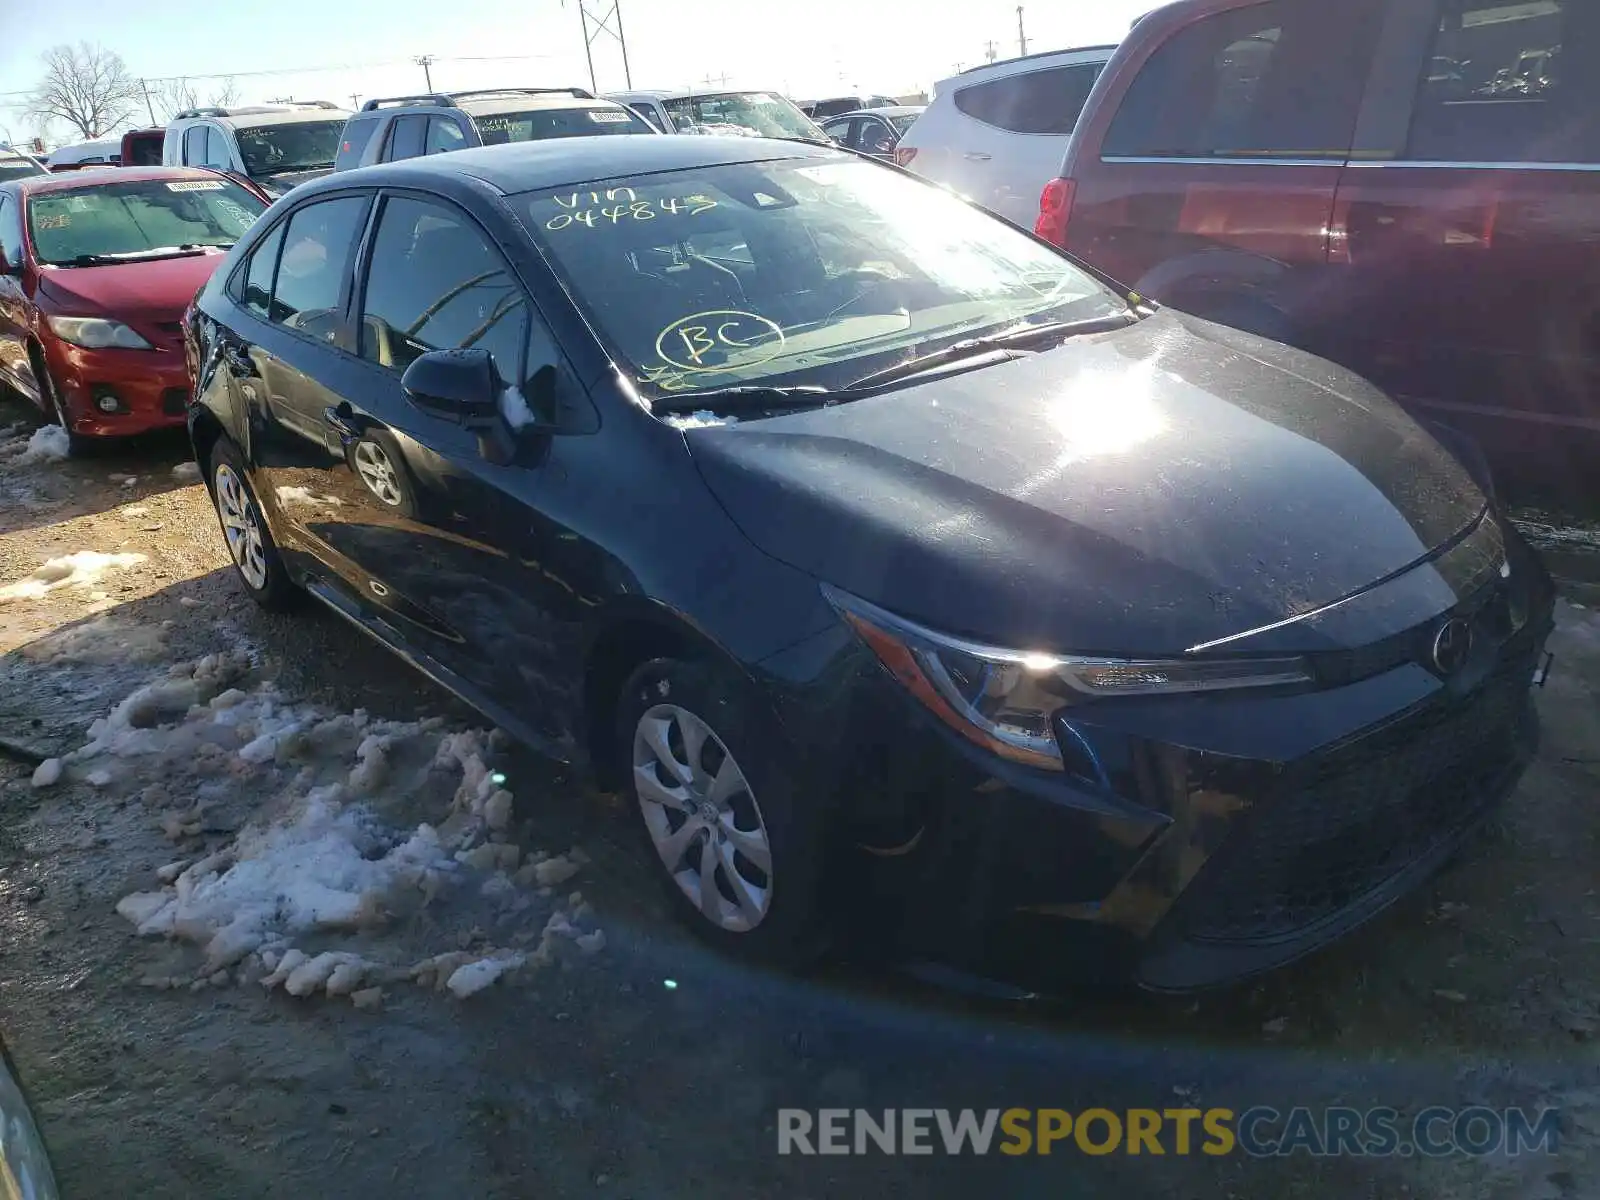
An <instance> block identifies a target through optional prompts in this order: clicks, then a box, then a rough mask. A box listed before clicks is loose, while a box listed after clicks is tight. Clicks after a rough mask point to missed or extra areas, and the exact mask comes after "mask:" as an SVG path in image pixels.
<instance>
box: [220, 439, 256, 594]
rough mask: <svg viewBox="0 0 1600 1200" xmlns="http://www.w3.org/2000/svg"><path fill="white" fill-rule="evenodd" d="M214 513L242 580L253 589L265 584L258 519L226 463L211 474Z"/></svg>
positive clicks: (240, 485) (240, 483) (239, 483)
mask: <svg viewBox="0 0 1600 1200" xmlns="http://www.w3.org/2000/svg"><path fill="white" fill-rule="evenodd" d="M215 482H216V489H215V491H216V497H217V516H218V517H219V518H221V520H222V533H223V536H224V537H226V538H227V539H228V553H229V554H231V555H232V556H233V561H234V565H235V566H237V567H238V568H239V574H241V575H243V576H244V581H245V582H246V583H248V584H249V585H250V586H251V587H253V588H256V589H257V590H259V589H261V588H264V587H266V586H267V555H266V550H265V548H264V547H263V545H262V541H261V518H260V516H259V515H258V514H257V512H256V506H255V502H254V501H252V500H251V499H250V493H249V492H248V491H246V490H245V486H244V482H243V481H242V480H241V479H240V478H239V476H238V475H237V474H236V473H235V472H234V469H233V468H232V467H230V466H229V465H228V464H227V463H222V464H220V465H219V466H218V467H217V473H216V476H215Z"/></svg>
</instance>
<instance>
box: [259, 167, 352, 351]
mask: <svg viewBox="0 0 1600 1200" xmlns="http://www.w3.org/2000/svg"><path fill="white" fill-rule="evenodd" d="M366 210H367V201H366V198H365V197H364V196H340V197H338V198H337V199H334V200H322V201H318V202H317V203H315V204H308V205H306V206H305V207H304V208H301V209H297V210H296V211H295V213H294V215H293V216H291V217H290V218H289V228H288V231H287V232H286V233H285V234H284V238H283V253H282V254H281V255H280V256H279V259H278V274H277V279H276V281H275V283H274V285H273V290H272V308H271V310H270V314H271V315H270V319H271V320H272V321H273V322H275V323H277V324H281V325H284V326H286V327H287V328H289V329H298V330H300V331H301V332H303V333H308V334H311V335H312V336H314V337H319V338H325V339H327V340H329V341H331V340H332V339H333V336H334V334H335V333H336V332H337V330H338V325H339V317H340V314H341V305H340V299H341V297H342V295H343V291H344V280H345V276H346V274H347V273H348V271H349V264H350V255H351V251H352V249H353V248H354V246H355V241H356V235H357V233H359V231H360V229H361V222H362V219H363V218H364V217H365V215H366Z"/></svg>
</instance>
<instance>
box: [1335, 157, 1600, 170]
mask: <svg viewBox="0 0 1600 1200" xmlns="http://www.w3.org/2000/svg"><path fill="white" fill-rule="evenodd" d="M1346 165H1347V166H1351V167H1367V168H1371V167H1413V168H1419V169H1425V170H1432V171H1439V170H1445V171H1600V163H1583V162H1433V161H1427V160H1423V159H1414V158H1386V159H1353V160H1351V161H1350V162H1349V163H1347V164H1346Z"/></svg>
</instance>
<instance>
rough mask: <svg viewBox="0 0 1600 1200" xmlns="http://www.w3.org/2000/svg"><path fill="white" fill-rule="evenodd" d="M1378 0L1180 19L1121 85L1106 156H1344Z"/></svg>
mask: <svg viewBox="0 0 1600 1200" xmlns="http://www.w3.org/2000/svg"><path fill="white" fill-rule="evenodd" d="M1384 2H1385V0H1343V2H1342V3H1339V4H1336V5H1333V4H1326V3H1323V2H1322V0H1273V2H1272V3H1268V4H1256V5H1251V6H1250V7H1248V8H1238V9H1232V10H1230V11H1228V12H1224V13H1219V14H1217V15H1215V16H1212V17H1207V18H1205V19H1203V20H1200V21H1196V22H1195V23H1194V24H1192V25H1187V26H1185V27H1183V28H1182V29H1180V30H1179V31H1178V32H1177V33H1175V34H1174V35H1173V36H1172V37H1171V38H1169V39H1168V40H1167V41H1166V42H1165V43H1164V44H1163V45H1162V46H1161V47H1160V48H1159V49H1157V50H1156V52H1155V53H1154V54H1152V55H1151V56H1150V58H1149V60H1148V61H1146V63H1145V64H1144V66H1143V68H1141V69H1140V71H1139V73H1138V75H1137V76H1136V77H1135V78H1134V80H1133V82H1132V83H1131V84H1130V85H1129V87H1128V90H1127V92H1126V94H1125V95H1124V96H1123V99H1122V103H1121V105H1120V106H1119V108H1118V110H1117V114H1116V116H1115V117H1114V118H1113V119H1112V122H1111V128H1110V129H1109V130H1108V131H1107V133H1106V137H1105V143H1104V145H1103V147H1102V150H1101V152H1102V153H1103V154H1105V155H1107V156H1109V157H1140V158H1144V157H1153V158H1212V157H1234V158H1250V157H1275V158H1343V157H1345V156H1346V155H1348V153H1349V150H1350V139H1351V135H1352V133H1353V132H1354V130H1355V123H1356V113H1357V111H1358V110H1359V109H1360V107H1361V97H1362V92H1363V90H1364V88H1365V86H1366V79H1367V73H1368V71H1369V69H1370V67H1371V65H1372V55H1373V51H1374V49H1375V48H1376V45H1377V39H1378V32H1379V29H1380V26H1381V24H1382V18H1383V8H1384Z"/></svg>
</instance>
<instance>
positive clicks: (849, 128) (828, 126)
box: [822, 117, 856, 149]
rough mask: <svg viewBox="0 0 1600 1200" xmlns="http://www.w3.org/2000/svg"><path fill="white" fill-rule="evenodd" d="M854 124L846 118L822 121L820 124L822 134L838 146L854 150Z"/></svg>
mask: <svg viewBox="0 0 1600 1200" xmlns="http://www.w3.org/2000/svg"><path fill="white" fill-rule="evenodd" d="M855 124H856V123H855V121H854V120H851V119H850V118H847V117H841V118H838V119H836V120H832V121H824V122H823V123H822V132H823V133H825V134H827V135H828V136H829V137H831V138H832V139H833V140H834V141H835V142H837V143H838V144H839V145H841V146H847V147H849V148H851V149H854V148H855V144H856V131H855Z"/></svg>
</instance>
